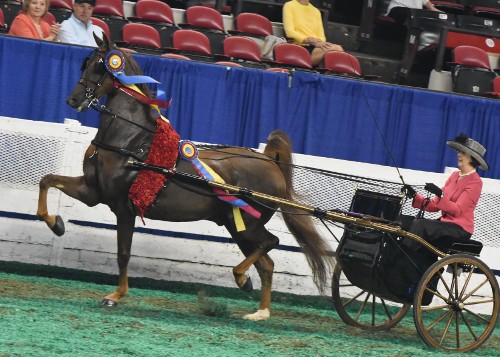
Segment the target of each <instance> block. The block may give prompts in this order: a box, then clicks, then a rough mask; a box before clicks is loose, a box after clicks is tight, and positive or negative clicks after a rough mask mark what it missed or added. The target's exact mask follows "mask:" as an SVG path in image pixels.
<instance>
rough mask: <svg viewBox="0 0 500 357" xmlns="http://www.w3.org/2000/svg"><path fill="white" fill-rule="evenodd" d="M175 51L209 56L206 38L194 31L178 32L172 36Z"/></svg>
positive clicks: (208, 42)
mask: <svg viewBox="0 0 500 357" xmlns="http://www.w3.org/2000/svg"><path fill="white" fill-rule="evenodd" d="M172 43H173V46H174V48H175V49H177V50H179V51H185V52H195V53H198V54H202V55H207V56H210V55H211V51H210V41H209V40H208V37H207V36H206V35H205V34H203V33H201V32H198V31H194V30H178V31H176V32H174V34H173V36H172Z"/></svg>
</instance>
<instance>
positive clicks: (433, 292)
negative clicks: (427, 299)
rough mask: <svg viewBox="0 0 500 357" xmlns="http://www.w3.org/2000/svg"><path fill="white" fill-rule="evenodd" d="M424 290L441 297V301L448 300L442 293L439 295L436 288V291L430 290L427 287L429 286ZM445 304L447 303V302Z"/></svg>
mask: <svg viewBox="0 0 500 357" xmlns="http://www.w3.org/2000/svg"><path fill="white" fill-rule="evenodd" d="M425 291H428V292H430V293H431V294H433V295H434V296H437V297H438V298H440V299H441V300H443V301H446V302H447V301H448V300H449V298H445V297H444V296H443V295H441V294H440V293H439V292H438V291H437V290H436V291H434V290H431V289H429V288H425ZM447 304H448V303H447Z"/></svg>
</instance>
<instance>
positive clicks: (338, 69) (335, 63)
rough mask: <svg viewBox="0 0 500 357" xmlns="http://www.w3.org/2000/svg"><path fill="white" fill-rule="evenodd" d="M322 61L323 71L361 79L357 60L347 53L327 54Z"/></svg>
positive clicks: (332, 52)
mask: <svg viewBox="0 0 500 357" xmlns="http://www.w3.org/2000/svg"><path fill="white" fill-rule="evenodd" d="M323 61H324V63H325V69H326V70H328V71H331V72H334V73H337V74H344V75H347V76H352V77H361V65H360V64H359V60H358V59H357V58H356V57H354V56H353V55H351V54H349V53H347V52H338V51H330V52H327V53H325V57H324V60H323Z"/></svg>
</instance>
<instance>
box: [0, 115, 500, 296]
mask: <svg viewBox="0 0 500 357" xmlns="http://www.w3.org/2000/svg"><path fill="white" fill-rule="evenodd" d="M95 132H96V130H95V129H94V128H87V127H82V126H78V125H66V124H51V123H44V122H37V121H28V120H20V119H12V118H5V117H0V149H1V150H2V154H1V155H2V160H1V161H0V197H2V199H1V200H0V260H5V261H19V262H26V263H35V264H48V265H54V266H60V267H68V268H76V269H83V270H90V271H99V272H104V273H110V274H117V264H116V259H115V254H116V238H115V231H114V230H113V229H108V228H98V227H92V226H85V225H82V223H83V224H89V223H90V224H107V225H114V224H115V218H114V215H113V214H112V212H111V211H110V210H109V208H107V207H106V206H103V205H99V206H97V207H94V208H90V207H87V206H85V205H84V204H82V203H81V202H78V201H76V200H74V199H71V198H69V197H68V196H65V195H63V194H61V193H60V191H58V190H55V189H53V190H51V191H50V192H49V198H48V202H49V212H50V213H52V214H54V213H57V214H59V215H60V216H61V217H62V218H63V220H64V222H65V225H66V233H65V235H64V236H62V237H56V236H55V235H54V234H53V233H52V232H51V231H50V230H49V228H47V227H46V225H45V223H43V222H42V221H39V220H36V219H35V217H34V215H35V213H36V210H37V200H38V182H39V179H40V178H41V176H42V175H44V174H46V173H57V174H62V175H69V176H79V175H81V172H82V168H81V162H82V158H83V153H84V151H85V149H86V147H87V146H88V144H89V143H90V141H91V140H92V138H93V136H94V135H95ZM295 160H296V163H297V164H302V165H306V166H309V167H317V168H322V169H328V170H334V171H336V172H343V173H347V174H352V175H359V176H364V177H371V178H378V179H383V180H388V181H395V182H397V181H398V174H397V172H396V170H395V169H394V168H392V167H385V166H379V165H370V164H364V163H357V162H348V161H342V160H335V159H329V158H321V157H311V156H305V155H296V156H295ZM401 173H402V174H403V176H404V178H405V180H406V182H408V183H410V184H422V183H424V182H434V183H436V184H442V183H444V180H445V178H446V177H447V174H438V173H429V172H419V171H412V170H401ZM484 181H485V185H484V193H487V194H490V195H493V196H492V197H497V198H498V197H500V181H499V180H490V179H488V180H484ZM492 202H494V201H492ZM487 208H488V207H487ZM488 210H489V208H488V209H487V211H488ZM489 213H490V214H491V212H489ZM136 227H144V226H143V225H142V223H141V221H140V220H139V219H138V220H137V224H136ZM267 227H268V229H270V230H271V231H272V232H273V233H274V234H276V235H277V236H278V237H279V238H280V243H281V244H282V245H285V246H294V247H296V246H297V244H296V242H295V241H294V239H293V237H292V236H291V235H290V233H288V231H287V229H286V227H285V226H284V224H283V223H282V221H281V219H280V217H278V216H276V217H275V218H273V220H271V222H270V223H269V224H268V225H267ZM145 228H149V229H158V230H159V231H160V232H161V233H162V235H153V234H148V233H136V234H135V236H134V244H133V249H132V255H133V257H132V259H131V261H130V267H129V274H130V276H140V277H149V278H155V279H165V280H180V281H187V282H200V283H208V284H213V285H220V286H229V287H234V286H235V285H234V281H233V276H232V268H233V266H235V265H236V264H238V263H239V262H241V260H242V259H243V255H242V254H241V253H240V252H239V250H238V248H237V247H236V245H235V244H233V243H218V242H214V241H210V239H207V240H194V239H190V238H192V237H193V235H200V236H206V237H208V238H213V237H226V238H229V235H228V233H227V232H226V231H225V230H224V228H221V227H219V226H217V225H215V224H214V223H211V222H206V221H202V222H197V223H194V224H193V223H171V222H160V221H152V220H146V226H145ZM321 229H322V231H323V232H324V233H325V237H328V239H329V241H330V242H331V244H332V246H333V247H335V246H336V241H335V239H334V237H332V236H331V235H330V234H328V233H326V231H325V230H324V228H323V227H321ZM493 229H494V230H495V229H496V232H494V236H496V237H500V234H498V233H500V232H499V231H498V229H499V228H498V225H497V227H493ZM185 233H188V234H190V235H191V236H188V237H187V238H179V237H176V236H179V235H182V234H185ZM335 233H336V234H337V236H338V237H340V236H341V233H342V231H341V229H336V230H335ZM197 237H199V236H197ZM475 239H480V240H481V237H475ZM483 243H484V244H485V245H487V247H486V249H484V251H485V253H484V254H482V258H483V259H484V260H485V261H486V262H487V264H488V265H489V266H490V267H491V268H493V269H499V268H500V262H499V261H498V259H496V257H497V256H498V254H499V253H500V244H499V243H498V241H495V240H486V241H484V242H483ZM270 255H271V257H272V258H273V259H274V260H275V280H274V289H275V290H277V291H283V292H292V293H297V294H308V295H313V294H317V293H318V291H317V289H316V288H315V287H314V285H313V282H312V278H311V272H310V269H309V267H308V266H307V263H306V260H305V258H304V256H303V254H302V253H299V252H290V251H284V250H274V251H272V252H271V253H270ZM250 275H251V276H252V278H253V280H254V286H255V287H256V288H258V287H259V285H260V282H259V278H258V276H257V274H256V272H255V271H254V270H253V269H252V271H251V274H250Z"/></svg>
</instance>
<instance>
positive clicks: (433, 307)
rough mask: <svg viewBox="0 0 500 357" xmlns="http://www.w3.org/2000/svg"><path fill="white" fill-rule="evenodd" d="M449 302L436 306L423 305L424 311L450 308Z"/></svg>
mask: <svg viewBox="0 0 500 357" xmlns="http://www.w3.org/2000/svg"><path fill="white" fill-rule="evenodd" d="M449 306H450V305H449V304H444V305H434V306H423V307H422V311H426V312H427V311H433V310H442V309H446V308H449Z"/></svg>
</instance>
